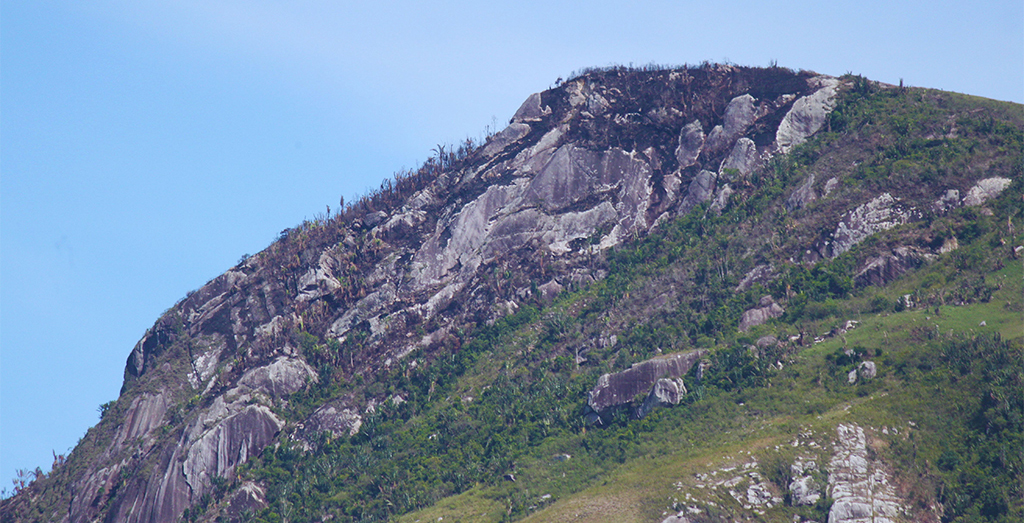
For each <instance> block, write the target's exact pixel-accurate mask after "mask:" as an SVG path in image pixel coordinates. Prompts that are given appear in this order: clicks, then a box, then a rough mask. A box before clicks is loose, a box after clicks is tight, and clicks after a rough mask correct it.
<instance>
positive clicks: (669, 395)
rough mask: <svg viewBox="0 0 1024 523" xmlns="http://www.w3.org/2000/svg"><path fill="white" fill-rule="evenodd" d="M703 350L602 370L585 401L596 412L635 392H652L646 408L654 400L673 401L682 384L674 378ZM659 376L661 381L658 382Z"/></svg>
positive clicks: (630, 397) (629, 399) (624, 402)
mask: <svg viewBox="0 0 1024 523" xmlns="http://www.w3.org/2000/svg"><path fill="white" fill-rule="evenodd" d="M704 354H705V351H702V350H695V351H688V352H681V353H678V354H672V355H669V356H662V357H659V358H654V359H650V360H646V361H642V362H640V363H634V364H633V366H632V367H630V368H628V369H626V370H624V371H622V372H615V373H611V374H604V375H602V376H601V377H600V378H598V380H597V384H596V385H595V386H594V388H593V389H592V390H591V391H590V393H589V394H588V395H587V405H588V406H589V407H590V409H591V410H593V411H594V412H595V413H596V414H597V415H598V416H600V415H603V414H604V413H606V412H607V411H608V410H609V409H611V408H614V407H618V406H621V405H628V404H630V403H631V402H632V401H633V400H634V399H635V398H636V397H637V395H638V394H644V395H652V394H653V396H654V398H653V399H650V398H649V400H648V401H649V402H650V404H651V405H650V408H653V407H654V406H656V405H655V404H667V403H671V404H676V403H678V402H679V398H680V397H681V395H682V394H685V393H686V388H685V387H684V386H682V383H681V380H680V382H676V381H675V380H676V379H677V378H682V377H683V376H685V375H686V374H687V373H688V372H690V369H692V368H693V366H694V364H695V363H696V362H697V361H699V360H700V358H701V357H702V356H703V355H704ZM662 378H665V380H663V381H664V382H665V383H661V385H660V386H658V385H659V383H660V381H661V380H662ZM655 389H657V390H655ZM645 404H647V403H646V402H645ZM650 408H648V409H647V411H646V412H649V411H650ZM646 412H645V413H646Z"/></svg>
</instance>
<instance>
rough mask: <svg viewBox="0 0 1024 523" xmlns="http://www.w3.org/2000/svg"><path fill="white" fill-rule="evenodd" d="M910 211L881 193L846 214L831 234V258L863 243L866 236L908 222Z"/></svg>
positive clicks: (897, 201)
mask: <svg viewBox="0 0 1024 523" xmlns="http://www.w3.org/2000/svg"><path fill="white" fill-rule="evenodd" d="M910 218H911V213H910V210H908V209H904V208H903V206H902V205H900V204H899V200H898V199H896V198H894V197H893V196H892V195H891V194H889V193H882V194H880V195H879V196H877V197H876V198H874V199H872V200H871V201H869V202H867V203H865V204H864V205H861V206H860V207H857V208H856V209H854V210H853V211H852V212H850V213H849V214H847V215H846V216H845V217H844V218H843V219H842V221H840V222H839V225H837V226H836V230H835V232H833V233H832V245H831V256H832V257H833V258H834V257H836V256H839V255H840V254H843V253H844V252H846V251H848V250H850V249H851V248H853V246H854V245H856V244H858V243H860V242H862V241H864V240H865V239H866V238H867V237H868V236H871V235H872V234H875V233H877V232H881V231H884V230H888V229H892V228H893V227H896V226H898V225H903V224H905V223H907V222H908V221H910Z"/></svg>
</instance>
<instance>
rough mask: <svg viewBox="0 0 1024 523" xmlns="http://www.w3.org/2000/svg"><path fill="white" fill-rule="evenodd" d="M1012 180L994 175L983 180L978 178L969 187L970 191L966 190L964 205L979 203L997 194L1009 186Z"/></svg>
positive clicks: (969, 205)
mask: <svg viewBox="0 0 1024 523" xmlns="http://www.w3.org/2000/svg"><path fill="white" fill-rule="evenodd" d="M1011 182H1012V180H1010V179H1009V178H1003V177H1000V176H996V177H993V178H985V179H984V180H978V183H977V184H975V186H974V187H971V190H970V191H967V196H964V202H963V203H964V205H965V206H967V207H971V206H975V205H981V204H983V203H985V202H986V201H987V200H990V199H992V198H995V197H996V196H999V193H1001V192H1003V191H1004V190H1006V188H1007V187H1009V186H1010V183H1011Z"/></svg>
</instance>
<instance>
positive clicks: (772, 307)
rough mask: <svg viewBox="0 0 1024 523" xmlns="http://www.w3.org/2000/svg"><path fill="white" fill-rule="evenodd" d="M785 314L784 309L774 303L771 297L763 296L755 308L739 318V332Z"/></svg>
mask: <svg viewBox="0 0 1024 523" xmlns="http://www.w3.org/2000/svg"><path fill="white" fill-rule="evenodd" d="M785 312H786V311H785V309H783V308H782V306H780V305H779V304H778V303H775V300H773V299H772V297H771V296H764V297H762V298H761V300H760V302H758V306H757V307H754V308H753V309H750V310H748V311H746V312H744V313H743V317H742V318H740V332H747V331H748V330H750V329H751V328H753V327H756V326H758V325H761V324H763V323H765V322H767V321H768V320H772V319H775V318H778V317H779V316H782V314H783V313H785Z"/></svg>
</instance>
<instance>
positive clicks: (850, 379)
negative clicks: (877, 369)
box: [846, 369, 857, 385]
mask: <svg viewBox="0 0 1024 523" xmlns="http://www.w3.org/2000/svg"><path fill="white" fill-rule="evenodd" d="M846 382H847V383H849V384H850V385H853V384H854V383H857V369H853V370H851V371H850V372H848V373H846Z"/></svg>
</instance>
